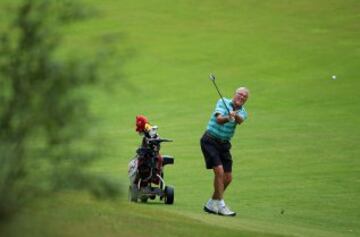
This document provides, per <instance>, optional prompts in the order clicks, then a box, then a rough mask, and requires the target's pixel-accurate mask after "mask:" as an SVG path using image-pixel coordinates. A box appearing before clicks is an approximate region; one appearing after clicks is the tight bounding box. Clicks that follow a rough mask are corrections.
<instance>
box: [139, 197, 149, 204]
mask: <svg viewBox="0 0 360 237" xmlns="http://www.w3.org/2000/svg"><path fill="white" fill-rule="evenodd" d="M140 200H141V202H142V203H147V201H148V197H146V196H142V197H141V198H140Z"/></svg>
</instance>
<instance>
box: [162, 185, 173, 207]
mask: <svg viewBox="0 0 360 237" xmlns="http://www.w3.org/2000/svg"><path fill="white" fill-rule="evenodd" d="M164 192H165V197H164V202H165V204H173V203H174V188H173V187H169V186H165V190H164Z"/></svg>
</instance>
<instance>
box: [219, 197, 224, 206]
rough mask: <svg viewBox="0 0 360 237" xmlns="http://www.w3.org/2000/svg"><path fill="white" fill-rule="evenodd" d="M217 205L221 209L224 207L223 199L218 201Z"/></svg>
mask: <svg viewBox="0 0 360 237" xmlns="http://www.w3.org/2000/svg"><path fill="white" fill-rule="evenodd" d="M219 205H220V206H222V207H224V206H225V201H224V199H221V200H219Z"/></svg>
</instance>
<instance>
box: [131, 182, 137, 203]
mask: <svg viewBox="0 0 360 237" xmlns="http://www.w3.org/2000/svg"><path fill="white" fill-rule="evenodd" d="M129 201H131V202H137V188H136V186H135V185H130V186H129Z"/></svg>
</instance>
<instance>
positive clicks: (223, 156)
mask: <svg viewBox="0 0 360 237" xmlns="http://www.w3.org/2000/svg"><path fill="white" fill-rule="evenodd" d="M200 145H201V151H202V153H203V155H204V158H205V164H206V168H207V169H212V168H214V167H216V166H219V165H222V166H223V168H224V171H225V172H231V171H232V158H231V154H230V149H231V143H230V142H229V141H223V140H220V139H217V138H215V137H214V136H212V135H210V134H209V133H208V132H205V133H204V135H203V136H202V137H201V139H200Z"/></svg>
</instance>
